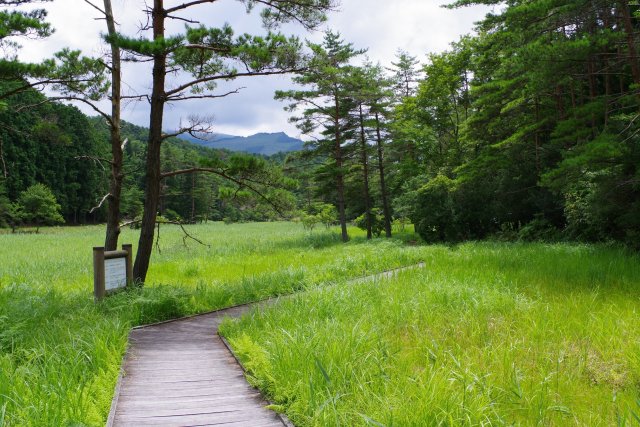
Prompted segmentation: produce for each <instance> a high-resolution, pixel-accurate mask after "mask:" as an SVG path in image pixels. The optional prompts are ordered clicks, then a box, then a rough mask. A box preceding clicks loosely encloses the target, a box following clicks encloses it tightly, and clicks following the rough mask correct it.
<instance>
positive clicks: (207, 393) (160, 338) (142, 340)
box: [107, 306, 287, 427]
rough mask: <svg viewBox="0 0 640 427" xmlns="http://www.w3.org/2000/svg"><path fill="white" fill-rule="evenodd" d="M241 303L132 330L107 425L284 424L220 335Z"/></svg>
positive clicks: (256, 426)
mask: <svg viewBox="0 0 640 427" xmlns="http://www.w3.org/2000/svg"><path fill="white" fill-rule="evenodd" d="M249 308H250V306H242V307H236V308H230V309H227V310H221V311H218V312H215V313H210V314H205V315H201V316H195V317H191V318H187V319H182V320H176V321H172V322H167V323H163V324H159V325H153V326H147V327H144V328H139V329H134V330H132V331H131V334H130V336H129V349H128V351H127V354H126V356H125V360H124V364H123V376H122V377H121V378H120V381H119V384H118V387H117V389H116V395H115V397H114V402H113V404H112V407H111V414H110V416H109V421H108V422H107V425H108V426H234V427H240V426H246V427H271V426H280V427H282V426H284V425H287V424H285V421H284V420H283V419H282V418H280V416H279V415H278V414H276V413H275V412H273V411H270V410H268V409H265V408H264V406H265V405H267V404H268V403H267V402H265V401H264V400H263V399H262V397H261V396H260V393H259V392H258V391H257V390H256V389H254V388H253V387H251V386H250V385H249V384H248V383H247V382H246V380H245V379H244V375H243V371H242V368H241V367H240V365H239V364H238V363H237V361H236V360H235V358H234V357H233V355H232V354H231V353H230V352H229V350H228V349H227V347H226V346H225V344H224V343H223V341H222V339H221V338H220V337H219V336H218V334H217V331H218V326H219V325H220V322H221V320H222V319H223V318H224V316H232V317H236V316H239V315H241V314H242V313H243V312H245V311H246V310H248V309H249Z"/></svg>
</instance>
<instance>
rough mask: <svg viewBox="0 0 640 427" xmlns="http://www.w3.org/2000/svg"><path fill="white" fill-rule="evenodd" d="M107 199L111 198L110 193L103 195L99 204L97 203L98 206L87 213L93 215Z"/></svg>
mask: <svg viewBox="0 0 640 427" xmlns="http://www.w3.org/2000/svg"><path fill="white" fill-rule="evenodd" d="M109 197H111V193H107V194H105V195H104V197H103V198H102V200H100V203H98V206H94V207H92V208H91V210H90V211H89V213H93V212H94V211H97V210H98V209H100V208H101V207H102V205H103V204H104V202H106V201H107V199H108V198H109Z"/></svg>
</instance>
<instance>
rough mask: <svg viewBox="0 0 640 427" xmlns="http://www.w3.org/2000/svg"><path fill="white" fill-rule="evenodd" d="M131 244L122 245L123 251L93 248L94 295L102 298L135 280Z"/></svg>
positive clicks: (97, 299)
mask: <svg viewBox="0 0 640 427" xmlns="http://www.w3.org/2000/svg"><path fill="white" fill-rule="evenodd" d="M132 256H133V248H132V246H131V245H122V250H121V251H105V250H104V247H100V246H98V247H94V248H93V296H94V297H95V299H96V301H99V300H101V299H102V298H104V297H105V296H106V295H108V294H109V293H111V292H114V291H117V290H118V289H122V288H125V287H127V286H129V285H130V284H131V283H132V281H133V267H132V262H131V258H132Z"/></svg>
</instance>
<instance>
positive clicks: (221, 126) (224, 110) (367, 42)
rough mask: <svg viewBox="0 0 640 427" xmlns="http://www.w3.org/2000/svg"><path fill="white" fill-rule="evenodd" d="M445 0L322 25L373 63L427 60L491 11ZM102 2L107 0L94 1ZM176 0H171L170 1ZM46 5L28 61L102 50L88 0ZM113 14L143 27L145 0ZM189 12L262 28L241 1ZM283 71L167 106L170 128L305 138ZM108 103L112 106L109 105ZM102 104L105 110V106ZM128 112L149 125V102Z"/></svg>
mask: <svg viewBox="0 0 640 427" xmlns="http://www.w3.org/2000/svg"><path fill="white" fill-rule="evenodd" d="M446 1H447V0H342V4H341V6H340V10H339V11H338V12H335V13H331V14H330V16H329V20H328V22H327V24H326V25H325V26H324V28H325V29H332V30H334V31H338V32H340V33H341V34H342V36H343V37H344V38H345V40H347V41H349V42H351V43H353V44H354V46H355V47H357V48H368V52H367V55H368V56H369V58H370V59H372V60H373V61H375V62H380V63H382V64H383V65H390V63H391V61H393V60H394V58H395V54H396V52H397V50H398V49H403V50H406V51H408V52H409V53H410V54H412V55H414V56H416V57H417V58H418V59H419V60H421V61H423V62H424V61H425V60H426V56H427V54H428V53H430V52H441V51H443V50H445V49H447V47H448V45H449V43H451V42H452V41H455V40H457V39H458V38H459V37H460V36H461V35H463V34H467V33H469V32H471V31H472V28H473V23H474V22H476V21H478V20H480V19H481V18H482V17H483V16H484V14H485V13H486V12H487V11H488V9H487V8H484V7H470V8H465V9H458V10H449V9H444V8H442V7H441V6H440V5H441V4H443V3H445V2H446ZM95 2H96V3H98V4H101V3H102V1H100V0H95ZM173 3H176V4H177V3H178V1H175V0H167V1H166V4H167V6H170V5H171V4H173ZM45 6H46V8H47V9H48V10H49V22H51V23H52V24H53V26H54V28H55V29H56V32H55V34H54V35H53V36H52V37H50V38H48V39H45V40H37V41H32V40H27V41H24V40H23V41H21V44H22V46H23V48H22V50H21V51H20V56H21V57H22V58H24V59H26V60H38V59H42V58H44V57H47V56H50V55H51V52H55V51H56V50H59V49H60V48H61V47H64V46H68V47H71V48H74V49H82V50H83V51H84V52H85V53H86V54H90V55H95V54H99V53H100V52H104V51H105V46H104V45H103V44H102V43H101V41H100V36H99V35H100V33H102V32H104V31H105V29H104V21H101V20H96V18H98V17H99V13H98V12H97V11H96V10H94V9H92V8H91V6H89V5H88V4H87V3H85V2H84V1H83V0H54V1H53V2H52V3H48V4H45ZM113 7H114V12H115V13H114V14H115V16H116V20H117V21H118V23H119V24H120V31H121V32H123V33H126V34H129V35H136V34H138V28H139V27H140V25H141V23H145V22H146V17H145V15H144V13H143V12H142V9H143V8H144V2H142V1H139V0H113ZM190 17H191V18H196V19H198V20H199V21H200V22H202V23H203V24H206V25H211V26H220V25H222V24H224V23H225V22H228V23H230V24H231V25H232V26H233V27H234V29H235V31H236V34H238V33H242V32H249V33H253V34H256V33H260V32H261V28H260V21H259V18H258V17H257V16H255V14H253V15H247V14H246V13H245V10H244V7H243V6H242V4H241V3H240V2H239V1H234V0H220V1H219V2H217V3H215V4H213V5H206V6H199V7H197V8H194V9H193V11H191V12H190ZM183 27H184V23H181V22H173V23H172V24H171V25H170V26H168V28H167V30H168V33H171V32H179V31H180V30H181V29H182V28H183ZM283 32H286V33H290V34H291V33H293V34H297V35H299V36H301V37H302V38H306V39H309V40H312V41H320V40H321V39H322V33H321V32H319V31H318V32H314V33H305V32H304V31H302V30H301V29H300V28H298V27H296V26H295V25H287V26H285V27H284V29H283ZM125 67H126V69H125V71H124V75H123V79H124V84H125V89H124V90H125V92H126V93H127V94H143V93H148V91H149V88H150V73H149V71H148V70H147V69H146V68H145V67H144V66H140V65H138V66H135V67H134V66H129V65H127V66H125ZM290 85H291V84H290V81H289V78H288V77H286V76H276V77H264V78H262V77H261V78H250V79H245V80H242V81H241V80H236V81H235V82H232V83H229V85H228V86H224V87H220V88H219V89H220V90H221V91H228V89H235V88H239V87H243V88H244V89H242V90H241V92H240V93H239V94H236V95H231V96H228V97H226V98H222V99H217V100H207V101H184V102H180V103H176V104H175V105H171V106H169V108H168V109H167V111H166V115H165V129H175V128H177V127H178V126H179V124H180V121H181V120H184V119H185V118H186V117H188V116H189V115H190V114H193V113H197V114H199V115H207V116H213V117H214V124H215V131H216V132H218V133H227V134H233V135H243V136H246V135H250V134H253V133H256V132H279V131H285V132H287V133H288V134H289V135H292V136H296V137H300V135H299V132H298V131H297V129H295V127H294V126H293V125H291V124H290V123H288V120H287V119H288V113H286V112H284V111H283V106H284V104H283V103H282V102H278V101H274V100H273V94H274V91H275V90H278V89H286V88H288V87H290ZM106 108H108V107H106ZM106 108H105V109H106ZM123 118H124V119H125V120H128V121H130V122H133V123H135V124H138V125H141V126H146V125H147V124H148V104H146V103H145V102H137V103H129V104H127V105H126V107H125V110H124V111H123Z"/></svg>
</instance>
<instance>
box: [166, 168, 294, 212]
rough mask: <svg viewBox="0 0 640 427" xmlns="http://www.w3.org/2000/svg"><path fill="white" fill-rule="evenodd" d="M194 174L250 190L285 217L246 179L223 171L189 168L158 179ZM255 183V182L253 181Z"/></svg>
mask: <svg viewBox="0 0 640 427" xmlns="http://www.w3.org/2000/svg"><path fill="white" fill-rule="evenodd" d="M196 172H205V173H212V174H214V175H217V176H219V177H221V178H224V179H227V180H229V181H231V182H233V183H234V184H237V185H239V186H240V187H245V188H248V189H249V190H251V191H252V192H253V193H254V194H256V195H257V196H258V197H260V198H261V199H262V200H264V201H265V202H267V203H268V204H269V205H271V207H272V208H273V209H274V210H275V211H276V212H277V213H278V214H279V215H281V216H283V217H284V216H285V215H284V213H283V212H282V209H280V206H278V205H277V204H276V203H274V202H273V200H271V199H269V198H268V197H267V196H265V195H264V194H263V193H262V192H261V191H260V190H258V189H257V188H255V187H254V186H252V185H251V184H248V183H247V181H248V179H246V178H245V179H244V180H242V179H238V178H235V177H233V176H231V175H229V174H227V173H226V172H225V171H223V170H219V169H214V168H190V169H181V170H175V171H171V172H164V173H162V174H160V179H164V178H169V177H172V176H177V175H184V174H188V173H196ZM254 182H255V181H254Z"/></svg>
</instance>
